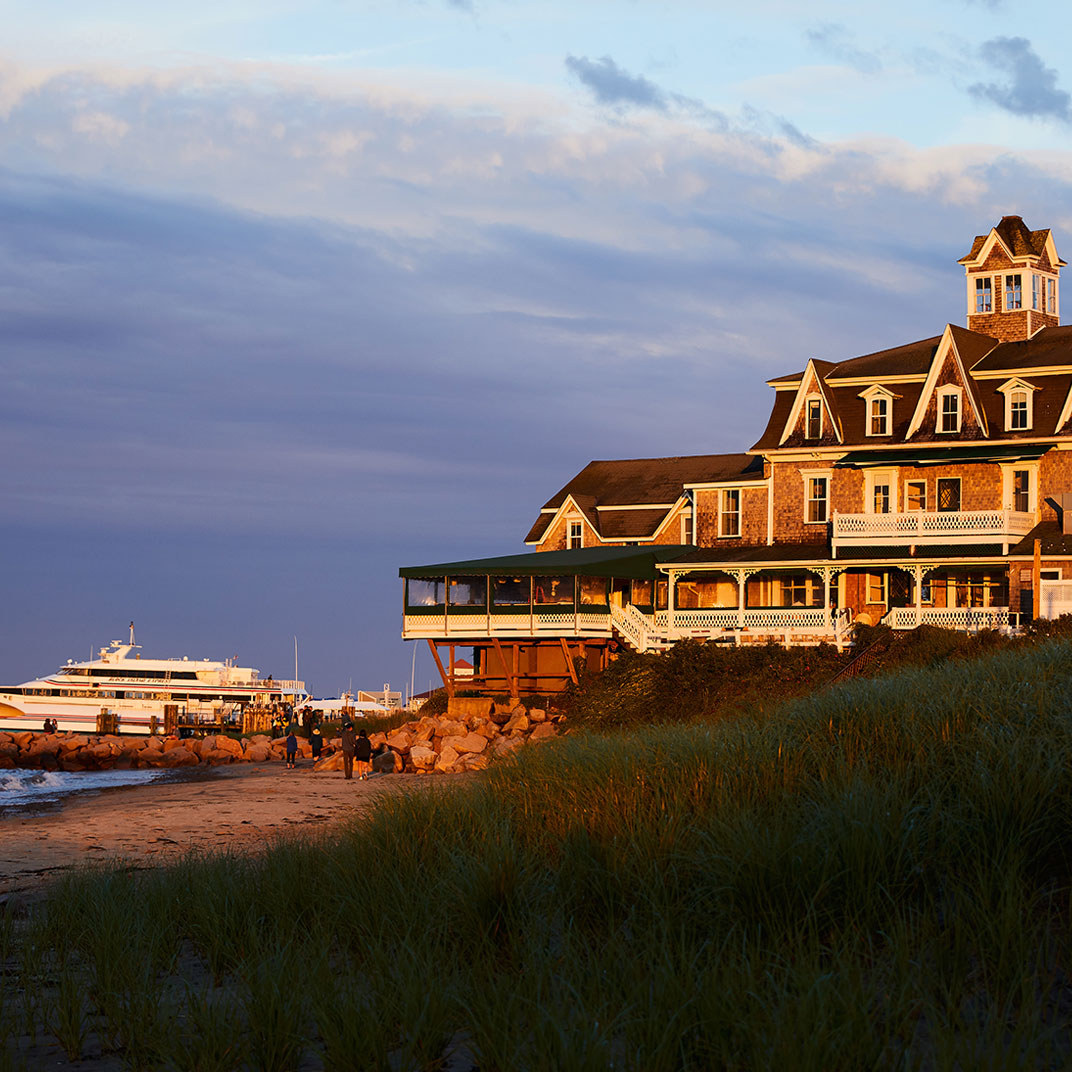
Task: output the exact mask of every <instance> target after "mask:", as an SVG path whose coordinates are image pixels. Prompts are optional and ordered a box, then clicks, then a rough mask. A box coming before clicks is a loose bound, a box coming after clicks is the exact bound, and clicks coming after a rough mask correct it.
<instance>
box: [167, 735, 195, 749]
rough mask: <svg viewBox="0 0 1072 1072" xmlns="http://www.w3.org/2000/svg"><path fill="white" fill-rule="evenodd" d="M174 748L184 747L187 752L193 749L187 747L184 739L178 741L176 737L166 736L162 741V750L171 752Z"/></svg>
mask: <svg viewBox="0 0 1072 1072" xmlns="http://www.w3.org/2000/svg"><path fill="white" fill-rule="evenodd" d="M191 743H192V742H191ZM176 748H185V749H186V751H187V752H192V751H193V749H192V748H190V747H189V745H188V744H187V743H186V741H180V740H179V738H178V737H168V738H167V739H166V740H165V741H164V751H165V752H171V751H173V750H174V749H176Z"/></svg>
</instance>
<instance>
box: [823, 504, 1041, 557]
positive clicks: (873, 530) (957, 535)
mask: <svg viewBox="0 0 1072 1072" xmlns="http://www.w3.org/2000/svg"><path fill="white" fill-rule="evenodd" d="M832 522H833V534H832V535H833V542H834V546H835V549H836V547H837V544H838V543H839V542H845V543H850V544H852V543H858V542H864V541H869V540H876V539H877V540H886V541H890V542H894V543H927V542H931V543H935V542H956V541H958V540H960V541H974V542H977V541H978V540H980V539H981V538H988V537H989V538H991V539H995V540H996V539H1000V540H1002V541H1005V540H1008V539H1009V538H1011V537H1020V536H1024V535H1026V534H1027V533H1028V532H1030V531H1031V529H1032V528H1033V527H1034V525H1035V515H1034V514H1033V513H1021V512H1020V511H1017V510H950V511H931V510H909V511H908V512H906V513H901V514H840V513H835V514H834V515H833V518H832Z"/></svg>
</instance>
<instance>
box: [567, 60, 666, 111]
mask: <svg viewBox="0 0 1072 1072" xmlns="http://www.w3.org/2000/svg"><path fill="white" fill-rule="evenodd" d="M566 67H567V68H568V70H569V71H570V72H571V73H572V74H573V75H574V76H575V77H576V78H577V79H578V80H579V81H580V82H582V83H583V84H584V85H585V86H587V87H588V88H589V89H590V90H591V91H592V93H594V94H595V98H596V100H597V101H599V102H600V104H614V105H634V106H637V107H641V108H654V109H655V110H656V111H659V112H664V111H666V108H667V104H668V98H667V95H666V93H664V92H663V90H661V89H660V88H659V87H658V86H657V85H656V84H655V83H654V82H650V81H648V79H646V78H645V77H644V76H643V75H635V74H629V72H628V71H625V70H623V69H622V68H621V67H619V66H618V64H616V63H615V62H614V60H612V59H611V58H610V56H604V57H602V59H599V60H595V61H593V60H590V59H589V58H588V57H587V56H567V57H566Z"/></svg>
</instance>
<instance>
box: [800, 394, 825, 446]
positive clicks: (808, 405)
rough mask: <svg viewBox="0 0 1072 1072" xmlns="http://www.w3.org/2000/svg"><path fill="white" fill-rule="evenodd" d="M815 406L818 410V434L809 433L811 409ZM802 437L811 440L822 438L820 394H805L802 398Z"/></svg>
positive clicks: (821, 402) (821, 403)
mask: <svg viewBox="0 0 1072 1072" xmlns="http://www.w3.org/2000/svg"><path fill="white" fill-rule="evenodd" d="M812 406H815V407H816V408H817V410H818V412H819V434H818V435H812V434H811V411H812ZM804 438H805V439H807V440H809V441H812V440H816V439H822V438H823V399H822V396H821V395H806V396H805V398H804Z"/></svg>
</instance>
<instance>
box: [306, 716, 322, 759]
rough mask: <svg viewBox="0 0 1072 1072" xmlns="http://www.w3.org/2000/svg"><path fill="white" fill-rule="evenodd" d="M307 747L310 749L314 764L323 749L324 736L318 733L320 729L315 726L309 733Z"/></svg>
mask: <svg viewBox="0 0 1072 1072" xmlns="http://www.w3.org/2000/svg"><path fill="white" fill-rule="evenodd" d="M309 747H310V748H311V749H312V752H313V762H314V763H315V762H316V761H317V760H318V759H319V758H320V751H321V749H322V748H323V747H324V735H323V734H322V733H321V732H320V727H319V726H317V725H315V724H314V725H313V728H312V729H311V730H310V731H309Z"/></svg>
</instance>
